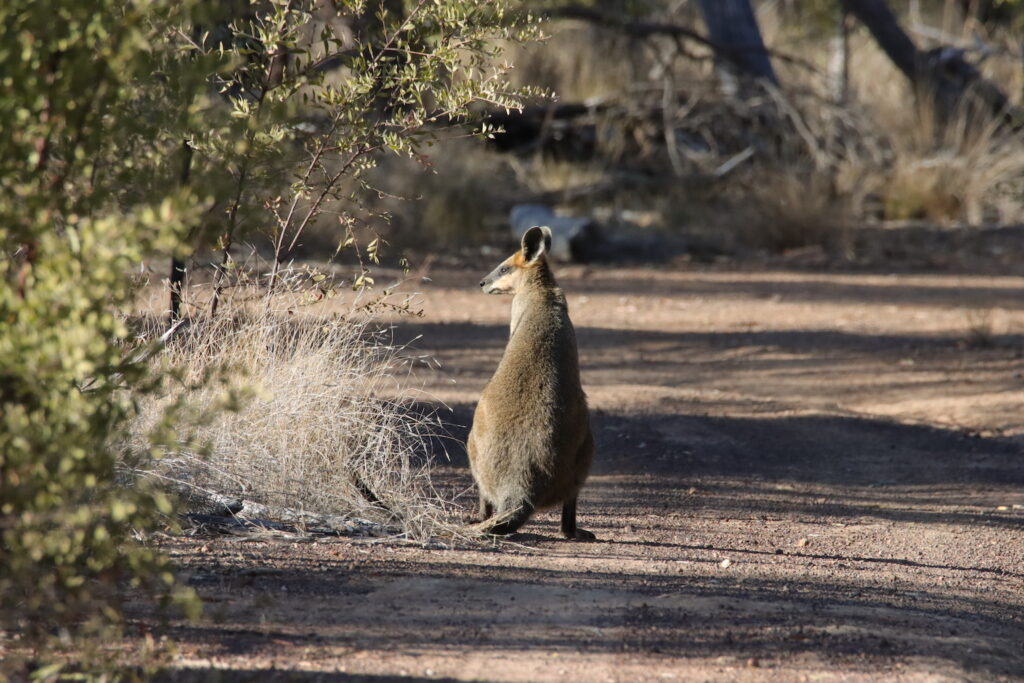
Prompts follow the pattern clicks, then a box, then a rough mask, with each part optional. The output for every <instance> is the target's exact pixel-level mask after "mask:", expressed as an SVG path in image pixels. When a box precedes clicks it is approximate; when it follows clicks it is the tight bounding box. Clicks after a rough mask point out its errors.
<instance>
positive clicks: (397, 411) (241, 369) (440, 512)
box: [135, 288, 445, 538]
mask: <svg viewBox="0 0 1024 683" xmlns="http://www.w3.org/2000/svg"><path fill="white" fill-rule="evenodd" d="M220 311H221V312H220V314H219V315H218V316H217V317H216V318H211V317H210V316H208V315H201V316H196V317H194V318H192V319H190V320H188V321H187V322H186V323H185V324H184V325H183V327H182V329H181V331H180V332H179V333H178V334H177V336H175V337H174V338H172V340H171V341H170V343H169V344H168V346H167V348H166V350H165V351H164V353H163V354H162V356H161V357H160V358H159V362H161V363H166V364H168V365H170V366H173V367H176V368H178V370H179V377H180V379H179V381H178V382H177V383H175V384H174V385H168V386H167V387H166V389H167V392H166V394H165V396H164V397H163V398H162V399H154V400H146V401H145V402H144V405H143V406H142V411H141V417H140V418H139V420H138V423H137V425H136V430H135V431H136V433H137V434H140V435H141V434H144V433H145V432H146V430H147V429H148V428H149V427H150V426H151V423H152V421H154V420H156V419H158V418H159V416H160V408H161V403H162V402H163V401H168V400H170V398H172V397H175V398H181V392H186V396H185V397H184V398H185V399H186V403H187V404H188V405H189V406H190V407H191V409H192V410H194V411H196V412H198V413H199V414H205V413H207V412H208V413H209V414H210V415H212V417H211V418H210V419H209V420H208V421H206V422H205V423H204V424H203V425H202V426H201V427H200V428H199V430H198V431H197V432H196V433H195V434H194V438H193V439H192V440H191V441H190V442H188V443H182V444H180V448H179V449H178V450H176V451H173V452H171V453H169V454H168V455H167V456H166V457H164V458H163V459H161V460H159V461H157V462H154V463H151V464H150V465H149V467H148V468H147V472H146V474H147V475H148V476H150V477H154V478H158V479H160V480H162V481H164V482H165V483H167V484H169V485H170V486H171V487H172V488H174V489H176V490H177V491H178V492H179V493H180V494H181V495H182V496H183V497H184V498H185V499H186V500H191V501H192V502H193V503H197V502H198V503H199V505H200V506H202V505H203V504H205V503H206V502H208V501H210V500H218V501H223V500H224V499H225V498H230V499H236V500H242V501H246V502H252V503H256V504H259V505H262V506H269V507H270V508H272V509H274V510H288V511H289V512H288V516H289V517H290V518H291V519H294V518H295V513H296V512H299V513H300V515H301V514H303V513H305V514H310V513H311V515H310V517H309V519H310V520H315V519H316V518H317V517H320V518H323V517H326V516H331V517H335V518H358V519H360V520H369V521H371V522H376V523H377V524H380V525H383V526H384V527H386V528H390V529H391V530H393V531H394V532H395V533H403V534H406V535H409V536H412V537H417V538H422V537H426V536H429V535H431V534H433V533H436V532H437V531H438V529H439V525H440V524H443V518H444V515H445V506H444V503H443V501H442V500H441V498H440V496H438V495H437V493H436V492H435V491H434V489H433V487H432V484H431V477H430V472H431V455H430V453H429V451H428V449H427V448H426V439H427V438H428V437H429V436H430V435H431V434H432V433H433V430H434V427H435V426H436V425H437V421H436V419H435V417H434V415H433V413H432V412H429V411H426V410H424V409H422V408H421V406H420V405H419V404H417V403H416V402H415V401H414V400H413V398H412V393H411V391H409V390H408V388H407V387H408V383H407V382H406V381H404V380H406V379H407V375H408V372H409V364H408V362H407V361H406V359H404V358H403V349H402V347H400V346H397V345H395V344H394V343H393V342H392V340H391V335H390V332H389V331H388V329H386V328H383V327H381V326H380V325H379V323H375V322H374V318H373V316H372V314H371V315H367V311H366V310H362V311H355V312H353V309H351V308H350V309H349V313H348V314H347V315H343V314H339V313H337V312H335V313H328V312H322V311H318V306H317V305H308V295H304V294H302V293H301V292H290V293H286V294H280V295H276V296H275V297H273V299H272V300H271V299H268V298H266V296H265V295H263V294H261V293H260V292H257V291H255V289H251V288H243V289H236V290H234V295H233V296H232V297H231V298H229V299H226V300H225V301H224V302H223V303H222V304H221V307H220ZM371 313H372V311H371ZM210 374H218V375H220V376H221V377H222V381H221V382H219V383H212V384H211V383H209V382H207V383H198V382H196V381H195V380H197V379H199V378H200V377H203V376H208V375H210ZM225 390H233V391H234V393H235V394H240V393H244V394H247V398H245V399H244V400H242V401H241V402H240V404H239V405H237V406H235V410H232V411H223V410H217V411H214V410H213V407H214V406H216V405H218V404H219V402H221V401H222V400H223V396H224V394H225ZM310 523H311V524H314V525H315V524H316V521H311V522H310Z"/></svg>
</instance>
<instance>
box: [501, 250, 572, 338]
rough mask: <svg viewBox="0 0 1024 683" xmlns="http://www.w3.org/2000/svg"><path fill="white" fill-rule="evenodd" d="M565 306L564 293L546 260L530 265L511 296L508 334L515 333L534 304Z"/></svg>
mask: <svg viewBox="0 0 1024 683" xmlns="http://www.w3.org/2000/svg"><path fill="white" fill-rule="evenodd" d="M551 305H555V306H563V307H564V306H565V295H564V294H562V290H561V288H560V287H559V286H558V283H556V282H555V276H554V275H553V274H552V272H551V268H550V266H548V264H547V261H542V262H540V263H538V264H537V265H535V266H532V267H531V268H530V269H529V271H528V272H527V273H526V277H524V278H523V283H522V285H521V286H520V287H519V290H518V291H517V292H516V294H515V296H514V297H512V320H511V323H510V325H509V336H510V337H511V336H512V335H514V334H515V333H516V329H517V328H518V327H519V323H520V322H522V319H523V316H524V315H525V314H526V312H527V311H528V310H530V309H531V308H533V307H536V306H541V307H545V306H551Z"/></svg>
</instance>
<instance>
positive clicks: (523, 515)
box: [484, 502, 533, 536]
mask: <svg viewBox="0 0 1024 683" xmlns="http://www.w3.org/2000/svg"><path fill="white" fill-rule="evenodd" d="M532 515H533V504H532V503H529V502H524V503H520V505H519V507H517V508H515V509H514V510H505V511H504V512H499V513H498V516H497V517H496V519H497V521H496V522H495V523H494V524H492V525H491V526H490V528H488V529H487V530H486V531H484V533H486V534H494V535H495V536H507V535H508V534H514V533H515V532H517V531H519V527H521V526H522V525H524V524H526V521H527V520H528V519H530V517H531V516H532Z"/></svg>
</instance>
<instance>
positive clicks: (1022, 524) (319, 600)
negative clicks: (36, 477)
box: [139, 265, 1024, 682]
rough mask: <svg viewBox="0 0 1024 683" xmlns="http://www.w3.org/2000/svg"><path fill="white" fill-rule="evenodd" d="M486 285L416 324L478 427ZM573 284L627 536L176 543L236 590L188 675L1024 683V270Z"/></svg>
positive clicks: (464, 480)
mask: <svg viewBox="0 0 1024 683" xmlns="http://www.w3.org/2000/svg"><path fill="white" fill-rule="evenodd" d="M488 269H489V265H488V266H484V267H482V268H480V269H479V271H486V270H488ZM479 271H476V270H455V269H449V270H443V271H440V272H432V273H430V274H429V275H430V277H431V281H430V282H429V283H428V282H424V283H421V284H418V285H417V287H418V288H419V289H420V290H421V291H422V292H423V307H424V310H425V313H426V317H425V318H424V319H423V321H422V322H421V321H416V322H414V323H411V324H405V325H403V326H402V327H401V328H400V330H399V332H398V334H399V335H400V336H401V337H403V338H407V339H408V338H413V337H416V336H419V335H422V336H421V338H420V339H419V340H418V341H417V342H416V348H417V349H418V350H419V352H421V353H423V354H425V355H429V356H430V357H432V358H434V359H436V360H437V361H439V363H440V367H439V368H438V367H429V366H428V365H427V364H423V365H422V367H421V369H420V370H419V371H418V373H417V377H418V378H419V380H420V381H422V383H423V389H424V392H425V394H424V395H425V397H429V398H430V399H431V400H435V401H441V402H444V403H445V404H447V405H448V406H449V407H450V408H451V413H450V414H448V417H449V419H450V421H451V422H452V423H453V425H455V426H453V428H452V429H453V434H454V435H455V436H456V437H458V438H464V436H465V433H466V431H467V430H466V426H467V425H468V424H469V421H470V419H471V415H472V406H473V403H474V401H475V400H476V398H477V397H478V395H479V393H480V390H481V389H482V387H483V384H484V383H485V382H486V380H487V379H488V377H489V376H490V373H491V372H492V371H493V369H494V367H495V365H496V364H497V361H498V359H499V357H500V354H501V351H502V348H503V345H504V341H505V338H506V336H507V322H508V309H509V303H510V301H509V299H507V298H495V297H486V296H484V295H482V294H480V293H479V292H478V290H477V289H476V287H475V283H476V281H477V280H478V279H479V277H480V275H481V274H482V273H481V272H479ZM558 272H559V277H560V281H561V284H562V285H563V287H564V288H565V290H566V291H567V293H568V297H569V302H570V310H571V313H572V316H573V319H574V321H575V323H576V326H577V331H578V337H579V344H580V351H581V363H582V368H583V379H584V385H585V387H586V389H587V391H588V393H589V396H590V399H591V405H592V408H593V422H594V427H595V431H596V436H597V441H598V455H597V459H596V463H595V468H594V472H593V475H592V477H591V479H590V482H589V484H588V487H587V488H586V489H585V491H584V493H583V495H582V497H581V502H580V522H581V525H582V526H585V527H586V528H588V529H591V530H593V531H595V532H596V533H597V535H598V538H599V541H598V542H595V543H572V542H566V541H562V540H560V538H559V536H558V527H557V519H556V516H555V514H554V513H545V514H541V515H540V516H538V518H537V519H536V520H535V521H533V522H531V523H530V524H529V525H528V526H527V527H525V528H524V532H525V533H522V534H520V535H518V536H516V537H514V539H513V542H510V543H504V544H502V545H500V546H498V547H494V548H474V547H448V546H445V545H443V544H432V545H427V546H423V545H419V544H400V543H393V542H390V543H376V544H374V543H368V542H365V541H360V540H356V539H344V538H320V539H317V540H316V541H314V542H305V543H297V542H294V539H291V538H288V537H281V538H275V537H271V536H258V537H250V536H241V537H231V536H221V537H208V538H198V539H195V538H194V539H179V540H175V541H172V542H168V543H167V544H166V546H165V547H166V549H167V550H168V551H169V552H171V553H172V554H173V555H174V556H175V558H176V559H177V560H178V561H179V562H180V563H181V565H182V566H183V567H184V568H185V570H186V571H187V572H188V573H189V574H190V577H191V579H190V580H191V582H192V583H193V585H195V586H196V588H197V589H198V590H199V592H200V593H201V594H202V596H203V597H204V598H205V599H206V601H207V608H206V617H205V620H204V622H203V623H202V624H199V625H197V626H187V625H184V624H172V625H171V628H170V635H171V636H172V637H173V638H174V639H176V640H177V641H178V642H179V648H180V653H179V655H178V658H177V660H176V664H175V666H176V670H175V671H173V672H170V673H168V674H167V678H168V679H171V680H176V681H192V680H208V679H210V678H212V677H215V676H219V677H220V678H222V679H223V680H254V681H255V680H299V681H319V680H325V681H327V680H341V681H374V682H377V681H392V680H402V681H416V680H428V679H429V680H494V681H585V682H591V681H597V682H605V681H622V682H627V681H672V680H678V681H704V680H710V681H961V680H971V681H998V680H1024V456H1022V446H1024V420H1022V414H1021V412H1022V411H1021V406H1022V397H1024V395H1022V390H1024V360H1022V351H1024V336H1022V333H1024V307H1022V306H1021V301H1022V296H1024V278H1021V277H1009V276H1003V277H985V276H962V275H934V274H932V275H868V274H833V273H807V272H779V271H769V270H762V271H749V272H744V271H740V272H736V271H732V272H725V271H718V270H714V269H698V268H695V267H693V266H679V267H663V268H661V269H658V270H653V271H652V270H649V269H615V268H604V267H591V268H583V267H579V266H574V267H563V268H560V269H559V271H558ZM460 425H461V426H460ZM450 450H451V451H452V453H451V455H452V462H451V464H450V465H446V466H445V467H444V468H443V470H442V472H441V473H440V474H441V476H442V481H443V482H444V485H445V486H446V487H449V490H450V491H451V492H453V494H457V495H459V496H460V497H459V500H460V502H461V503H462V504H463V505H464V506H465V507H466V511H467V515H468V514H469V513H470V510H471V509H472V507H473V505H474V497H473V495H472V492H471V491H470V490H469V487H470V479H469V476H468V471H467V470H466V468H465V459H464V455H463V453H462V452H461V451H460V450H459V449H458V448H453V449H450ZM139 623H140V625H144V624H145V623H146V618H144V617H140V621H139Z"/></svg>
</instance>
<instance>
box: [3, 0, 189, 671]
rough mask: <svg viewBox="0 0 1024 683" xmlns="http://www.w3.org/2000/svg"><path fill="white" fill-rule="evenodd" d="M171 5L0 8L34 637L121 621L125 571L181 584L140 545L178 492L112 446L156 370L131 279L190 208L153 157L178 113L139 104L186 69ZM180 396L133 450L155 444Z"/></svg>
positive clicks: (7, 448)
mask: <svg viewBox="0 0 1024 683" xmlns="http://www.w3.org/2000/svg"><path fill="white" fill-rule="evenodd" d="M174 5H175V3H168V4H166V5H161V4H160V3H152V2H142V1H139V2H122V1H120V0H118V1H114V0H94V1H92V2H79V1H77V0H75V1H70V0H69V1H62V2H56V3H36V2H32V1H31V0H11V1H10V2H5V3H3V5H2V7H0V73H3V88H2V89H0V248H2V254H3V256H2V257H0V321H2V322H0V533H2V543H0V566H2V567H3V568H4V569H3V572H0V619H2V621H0V624H2V628H3V629H4V630H6V631H7V632H8V635H11V634H13V633H18V634H20V635H21V636H24V637H25V638H26V640H25V642H26V643H27V644H28V645H31V646H33V647H36V648H38V647H45V646H47V644H51V645H52V644H54V643H55V642H56V643H60V644H61V647H62V648H64V649H65V650H67V648H68V646H69V644H74V643H77V644H80V642H78V641H77V640H76V638H77V636H82V635H90V634H96V633H100V632H105V631H106V629H107V628H109V627H110V626H112V625H116V623H117V622H118V618H119V617H118V614H119V612H118V607H119V596H120V594H121V591H120V590H119V589H120V587H121V586H122V585H123V582H125V581H128V582H130V583H131V584H132V585H138V584H146V585H148V586H149V587H150V588H153V589H160V591H161V592H162V593H164V594H165V595H170V594H173V593H177V594H178V595H179V597H186V594H187V591H184V590H182V589H181V588H180V587H178V586H176V585H175V582H174V578H173V576H172V574H171V573H170V572H169V570H168V566H167V564H166V563H165V561H164V560H163V559H162V558H161V557H160V556H159V555H158V554H157V553H156V552H154V551H153V550H152V549H151V548H147V547H145V546H143V545H141V544H138V543H134V542H131V540H132V538H131V537H132V533H133V532H145V531H147V530H150V529H153V528H154V526H155V525H156V524H157V523H158V522H159V517H160V515H163V514H166V513H168V512H169V511H170V509H171V508H170V502H169V501H168V499H167V498H166V497H165V496H163V495H162V494H160V493H159V492H157V491H153V490H150V489H148V488H144V487H140V488H135V489H128V488H123V487H120V486H118V485H117V476H116V475H117V473H116V463H117V453H116V449H115V448H114V443H113V442H114V440H115V439H116V437H117V435H118V434H119V433H123V432H124V430H125V429H126V428H127V426H128V425H129V424H130V421H131V420H132V418H133V416H134V414H135V410H136V406H135V403H134V401H133V398H132V395H133V393H134V392H142V393H144V392H145V391H147V389H148V388H149V387H150V386H151V384H152V381H153V377H151V376H150V374H149V373H148V372H147V369H146V367H145V365H144V364H143V363H140V362H136V361H133V358H136V357H135V356H132V355H130V354H126V353H125V344H126V341H127V330H126V328H125V326H124V324H123V323H122V322H121V321H120V320H119V318H118V317H117V316H116V315H115V312H114V309H115V308H116V307H117V306H119V305H123V304H125V303H126V302H127V301H128V300H129V299H130V297H131V295H132V286H131V281H130V278H128V277H127V275H126V274H127V273H128V272H129V271H130V269H131V268H132V266H133V265H134V264H137V263H138V262H139V260H140V259H141V258H142V257H143V255H144V254H147V253H149V252H151V251H152V250H153V249H154V248H157V247H169V246H172V245H173V244H174V243H176V242H177V240H178V239H179V238H180V235H181V234H182V231H183V228H184V226H185V225H187V223H188V222H189V221H190V220H191V219H193V214H194V205H195V203H194V202H193V201H191V200H190V199H189V197H187V196H186V195H185V194H183V193H178V192H175V191H171V192H168V191H167V190H166V189H163V187H165V186H162V185H163V181H164V180H165V176H166V175H167V173H169V172H170V171H169V169H168V168H167V166H168V161H169V160H168V159H167V158H166V157H164V156H161V155H160V154H157V153H155V152H154V151H153V149H154V148H159V146H160V145H161V144H167V143H168V142H169V139H168V137H167V135H166V133H167V132H168V131H172V130H173V129H174V124H175V122H174V120H173V118H174V116H175V114H176V112H174V111H173V108H172V107H165V109H164V110H163V112H161V111H159V110H152V111H150V110H147V116H145V117H140V116H139V115H138V114H139V107H140V105H141V104H143V102H144V100H145V97H143V96H142V94H141V91H140V88H142V87H144V84H150V85H152V75H153V73H154V71H156V70H158V69H163V70H164V73H165V77H164V79H163V80H162V81H161V82H162V84H163V85H162V86H159V85H156V86H153V88H152V89H151V90H150V92H148V93H147V94H146V97H151V96H153V95H154V92H153V91H154V90H163V91H164V92H167V91H169V90H170V89H171V88H172V87H178V86H180V85H182V84H183V82H184V81H183V80H181V78H179V77H184V76H185V75H187V74H186V72H181V73H174V72H172V71H171V70H169V69H166V68H165V67H166V66H167V65H169V64H171V63H172V62H171V60H169V59H167V57H168V55H167V54H165V53H162V52H161V50H160V48H159V43H158V42H156V39H157V38H159V36H160V34H161V31H162V29H163V28H164V27H166V25H167V22H169V21H178V20H180V18H181V17H180V16H179V15H178V13H179V11H181V12H183V11H184V9H180V10H177V9H173V10H172V7H173V6H174ZM146 87H148V86H146ZM170 186H171V187H172V188H173V187H174V184H173V183H171V184H170ZM175 408H176V406H169V407H168V411H167V412H166V413H165V414H164V415H163V416H162V417H161V420H160V421H159V423H158V424H157V425H156V427H157V428H156V429H155V430H154V432H153V433H152V434H151V435H150V437H151V438H150V439H149V440H148V441H147V444H146V445H145V446H143V447H142V448H143V452H140V453H136V454H135V456H138V457H151V456H154V455H159V453H160V451H161V448H162V447H161V444H163V443H167V442H168V441H170V440H171V439H172V434H173V425H174V421H175V420H174V417H175V413H176V410H175ZM190 604H191V605H193V606H194V604H195V603H194V601H191V602H190ZM54 638H56V641H55V640H54ZM69 657H70V658H71V659H72V660H73V659H74V657H73V656H72V655H69ZM8 664H9V662H8ZM78 664H79V665H81V666H88V665H89V664H88V663H85V662H78ZM58 665H59V662H58Z"/></svg>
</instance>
